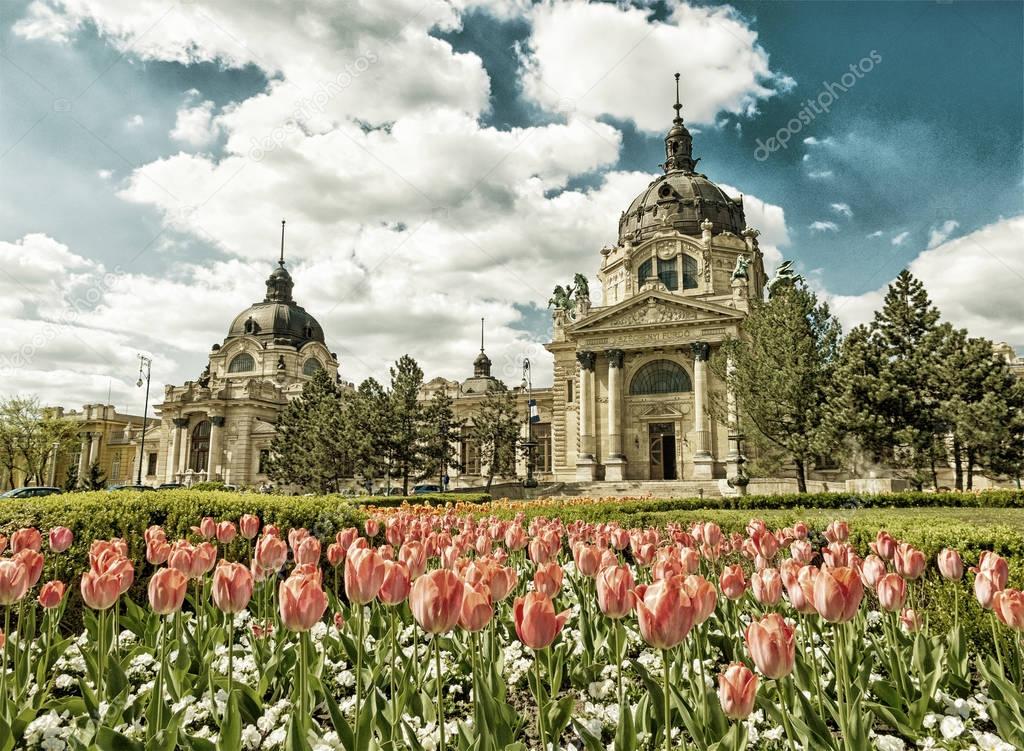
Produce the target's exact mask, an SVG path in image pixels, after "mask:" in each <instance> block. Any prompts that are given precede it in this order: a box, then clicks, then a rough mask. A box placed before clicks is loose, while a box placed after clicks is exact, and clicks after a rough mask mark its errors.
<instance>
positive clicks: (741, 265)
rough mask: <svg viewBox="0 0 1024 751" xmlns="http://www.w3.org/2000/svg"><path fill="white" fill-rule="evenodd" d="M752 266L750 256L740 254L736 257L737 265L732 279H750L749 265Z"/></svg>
mask: <svg viewBox="0 0 1024 751" xmlns="http://www.w3.org/2000/svg"><path fill="white" fill-rule="evenodd" d="M748 266H750V258H749V257H748V256H739V257H738V258H737V259H736V266H735V268H733V270H732V281H734V282H735V281H736V280H737V279H749V278H750V277H748V276H747V267H748Z"/></svg>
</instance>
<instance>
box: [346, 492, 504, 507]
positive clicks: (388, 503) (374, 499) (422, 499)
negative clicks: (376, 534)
mask: <svg viewBox="0 0 1024 751" xmlns="http://www.w3.org/2000/svg"><path fill="white" fill-rule="evenodd" d="M490 501H491V496H490V495H488V494H487V493H423V494H422V495H386V496H366V497H360V498H352V499H349V502H350V503H352V504H353V505H355V506H357V507H359V508H360V509H362V508H364V507H372V508H399V507H400V506H405V505H409V506H447V505H448V504H449V503H474V504H478V503H479V504H483V503H489V502H490Z"/></svg>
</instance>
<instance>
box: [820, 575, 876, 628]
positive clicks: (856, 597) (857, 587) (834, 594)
mask: <svg viewBox="0 0 1024 751" xmlns="http://www.w3.org/2000/svg"><path fill="white" fill-rule="evenodd" d="M863 596H864V583H863V582H862V581H861V580H860V575H859V574H858V573H857V572H856V571H854V570H853V569H852V568H846V567H840V568H823V569H822V570H821V571H820V572H819V573H818V576H817V579H816V581H815V582H814V608H815V609H816V610H817V611H818V614H819V615H820V616H821V617H822V618H824V619H825V620H826V621H828V622H830V623H844V622H846V621H849V620H853V617H854V616H855V615H856V614H857V609H858V608H859V607H860V601H861V599H862V598H863Z"/></svg>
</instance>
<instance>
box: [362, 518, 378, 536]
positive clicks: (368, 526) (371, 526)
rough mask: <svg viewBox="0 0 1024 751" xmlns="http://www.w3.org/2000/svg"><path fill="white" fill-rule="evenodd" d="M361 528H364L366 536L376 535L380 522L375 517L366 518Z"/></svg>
mask: <svg viewBox="0 0 1024 751" xmlns="http://www.w3.org/2000/svg"><path fill="white" fill-rule="evenodd" d="M363 529H365V530H366V536H367V537H376V536H377V533H378V532H380V522H379V521H377V520H376V519H367V520H366V523H365V524H364V525H363Z"/></svg>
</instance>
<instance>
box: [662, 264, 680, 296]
mask: <svg viewBox="0 0 1024 751" xmlns="http://www.w3.org/2000/svg"><path fill="white" fill-rule="evenodd" d="M677 264H678V262H677V260H676V259H675V258H670V259H668V260H667V261H666V260H664V259H661V258H659V259H658V279H660V280H661V283H662V284H664V285H665V288H666V289H672V290H676V289H679V267H678V265H677Z"/></svg>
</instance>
